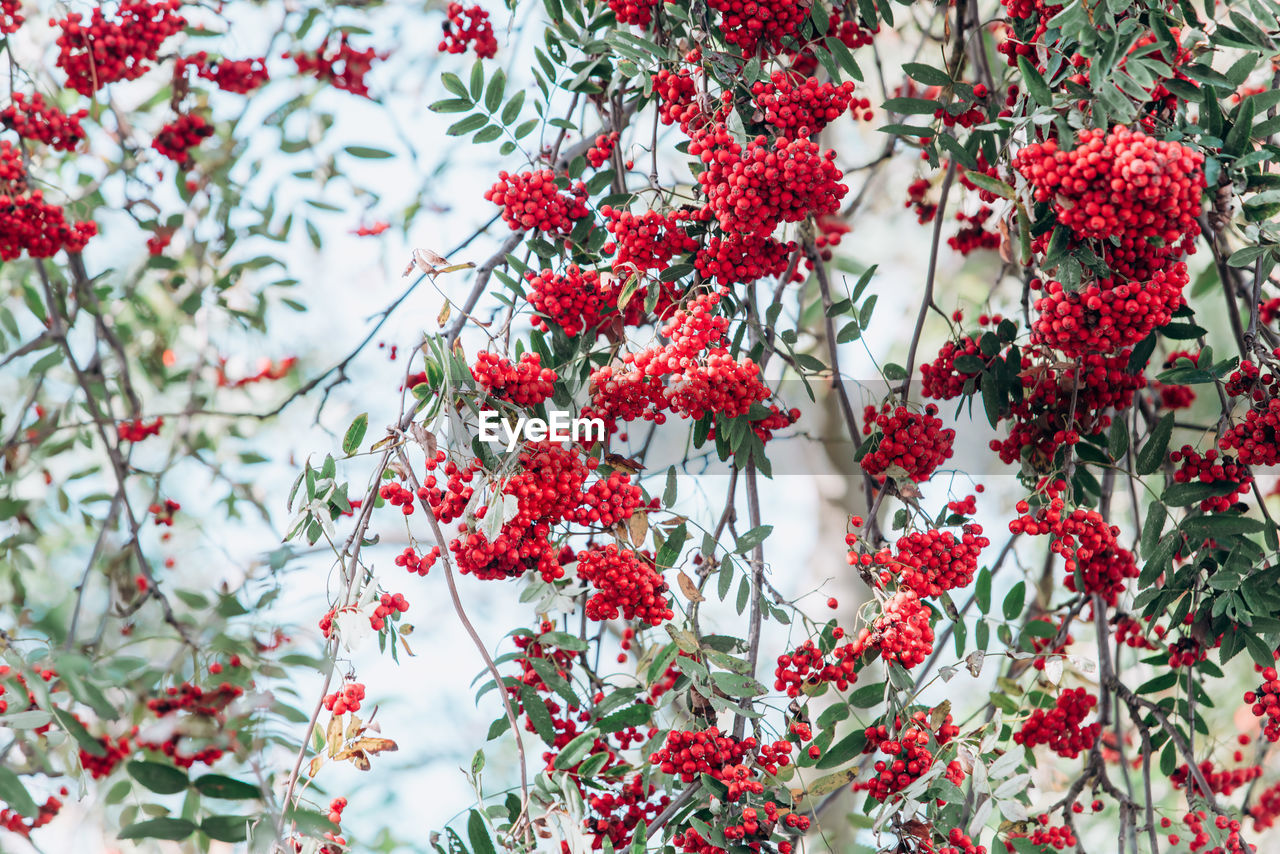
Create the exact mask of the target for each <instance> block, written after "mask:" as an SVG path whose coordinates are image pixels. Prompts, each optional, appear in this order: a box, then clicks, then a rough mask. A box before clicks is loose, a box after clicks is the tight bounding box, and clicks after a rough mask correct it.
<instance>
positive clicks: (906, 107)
mask: <svg viewBox="0 0 1280 854" xmlns="http://www.w3.org/2000/svg"><path fill="white" fill-rule="evenodd" d="M881 106H883V107H884V108H885V109H886V110H888V111H889V112H891V113H898V114H900V115H904V116H909V115H919V114H922V113H929V114H930V115H932V114H933V113H934V112H935V111H936V110H937V109H938V108H939V107H941V106H942V104H940V103H938V102H937V101H928V100H925V99H924V98H890V99H889V100H887V101H885V102H884V103H883V104H882V105H881Z"/></svg>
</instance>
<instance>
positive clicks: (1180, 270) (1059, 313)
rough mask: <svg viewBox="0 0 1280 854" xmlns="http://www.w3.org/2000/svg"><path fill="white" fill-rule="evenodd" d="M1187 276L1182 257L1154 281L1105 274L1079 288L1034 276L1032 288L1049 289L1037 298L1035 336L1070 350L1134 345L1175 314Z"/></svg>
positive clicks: (1105, 349)
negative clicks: (1072, 289)
mask: <svg viewBox="0 0 1280 854" xmlns="http://www.w3.org/2000/svg"><path fill="white" fill-rule="evenodd" d="M1188 281H1190V278H1189V277H1188V275H1187V265H1186V264H1183V263H1181V262H1178V263H1175V264H1171V265H1170V266H1168V267H1167V268H1164V269H1159V270H1156V271H1155V273H1154V274H1152V276H1151V279H1150V280H1149V281H1136V280H1126V279H1120V278H1102V279H1096V280H1094V281H1092V282H1090V283H1088V284H1087V285H1085V286H1084V287H1082V288H1081V289H1079V290H1075V291H1071V290H1068V289H1067V288H1065V287H1064V286H1063V285H1062V283H1060V282H1055V281H1049V282H1044V283H1041V282H1040V281H1039V280H1033V281H1032V282H1031V288H1032V290H1043V292H1044V294H1045V296H1042V297H1040V298H1039V299H1037V300H1036V304H1035V308H1036V311H1038V312H1040V316H1039V318H1037V319H1036V322H1035V324H1034V327H1033V328H1034V330H1035V333H1036V340H1038V341H1042V342H1044V343H1045V344H1048V345H1049V346H1051V347H1056V348H1057V349H1059V350H1061V351H1062V352H1063V353H1065V354H1066V355H1067V356H1079V355H1082V354H1085V353H1112V352H1115V351H1116V350H1119V349H1120V348H1122V347H1128V346H1131V345H1133V344H1136V343H1138V342H1139V341H1141V340H1142V339H1143V338H1145V337H1147V334H1148V333H1149V332H1151V330H1153V329H1155V328H1156V327H1159V326H1164V325H1165V324H1166V323H1168V322H1169V321H1170V320H1171V319H1172V318H1173V313H1174V312H1175V311H1177V310H1178V308H1179V307H1180V306H1181V305H1182V289H1183V288H1184V287H1186V284H1187V282H1188Z"/></svg>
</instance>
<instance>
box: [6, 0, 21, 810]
mask: <svg viewBox="0 0 1280 854" xmlns="http://www.w3.org/2000/svg"><path fill="white" fill-rule="evenodd" d="M25 20H26V18H24V17H23V16H22V0H0V35H6V36H7V35H12V34H13V33H16V32H17V31H18V28H19V27H21V26H22V22H23V21H25ZM5 812H8V810H6V811H5Z"/></svg>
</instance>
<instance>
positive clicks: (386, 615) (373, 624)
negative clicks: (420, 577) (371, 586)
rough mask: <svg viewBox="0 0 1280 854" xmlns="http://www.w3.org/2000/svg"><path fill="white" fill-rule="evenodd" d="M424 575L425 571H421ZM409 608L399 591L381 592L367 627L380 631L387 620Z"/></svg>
mask: <svg viewBox="0 0 1280 854" xmlns="http://www.w3.org/2000/svg"><path fill="white" fill-rule="evenodd" d="M423 574H424V575H425V573H423ZM408 610H409V603H408V602H406V601H405V600H404V596H402V595H400V594H399V593H396V594H391V593H383V594H382V595H381V596H380V597H378V605H377V607H376V608H374V609H373V613H372V614H370V615H369V627H370V628H372V629H373V630H374V631H375V632H380V631H382V630H383V629H384V628H386V626H387V620H395V619H398V618H399V617H400V615H401V614H403V613H404V612H406V611H408Z"/></svg>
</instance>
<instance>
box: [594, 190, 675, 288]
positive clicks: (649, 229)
mask: <svg viewBox="0 0 1280 854" xmlns="http://www.w3.org/2000/svg"><path fill="white" fill-rule="evenodd" d="M600 214H601V216H603V217H604V218H605V224H604V225H605V228H606V229H607V230H608V232H609V234H610V235H612V237H613V239H612V240H611V241H609V242H607V243H605V245H604V246H603V247H602V249H601V252H603V253H604V254H605V255H614V259H613V271H614V272H615V273H622V272H624V271H628V270H630V271H635V272H644V271H647V270H657V271H662V270H665V269H666V268H667V266H668V264H670V262H671V259H672V258H674V257H675V256H676V255H681V254H683V253H685V252H692V251H693V250H695V249H697V248H698V243H697V241H695V240H694V239H693V238H692V237H690V236H689V235H688V234H687V233H685V231H684V228H683V227H682V223H684V222H686V221H688V220H689V219H690V218H691V216H692V215H691V214H690V212H688V211H683V210H677V211H673V212H672V213H671V214H669V215H666V216H664V215H663V214H660V213H658V212H657V211H652V210H651V211H645V212H644V213H643V214H641V215H640V216H636V215H635V214H633V213H631V212H630V211H623V210H618V209H617V208H614V207H612V206H610V205H605V206H604V207H602V208H600Z"/></svg>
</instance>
